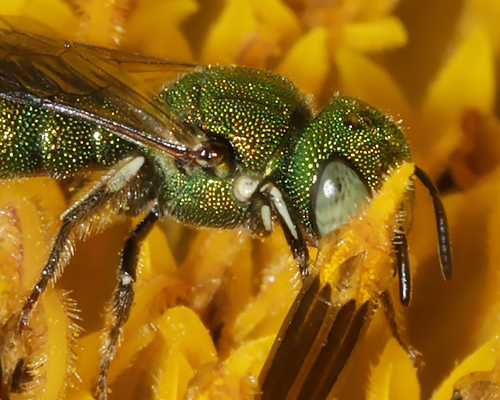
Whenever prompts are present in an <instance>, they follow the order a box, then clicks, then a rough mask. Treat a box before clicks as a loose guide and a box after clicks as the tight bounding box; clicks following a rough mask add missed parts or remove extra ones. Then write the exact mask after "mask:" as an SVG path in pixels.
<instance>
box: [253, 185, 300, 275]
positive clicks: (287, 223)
mask: <svg viewBox="0 0 500 400" xmlns="http://www.w3.org/2000/svg"><path fill="white" fill-rule="evenodd" d="M260 194H261V195H262V196H263V197H264V199H266V201H267V202H268V203H269V204H270V205H271V207H272V209H273V211H274V214H275V215H276V216H277V217H278V220H279V222H280V225H281V227H282V229H283V232H284V234H285V238H286V241H287V243H288V246H289V247H290V250H291V251H292V254H293V257H294V258H295V260H296V261H297V263H298V264H299V269H300V272H301V274H302V281H305V280H306V278H307V277H308V276H309V250H308V249H307V244H306V241H305V239H304V236H303V234H302V231H301V230H300V224H299V223H298V221H297V219H296V217H295V216H294V215H293V214H291V213H290V212H289V210H288V208H287V206H286V202H285V201H284V198H283V193H282V192H281V191H280V190H279V189H278V187H277V186H276V185H275V184H274V183H273V182H265V183H264V184H263V185H262V186H261V188H260Z"/></svg>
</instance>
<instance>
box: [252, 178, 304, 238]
mask: <svg viewBox="0 0 500 400" xmlns="http://www.w3.org/2000/svg"><path fill="white" fill-rule="evenodd" d="M269 188H271V189H270V190H269V196H270V197H271V201H272V202H273V204H274V206H275V207H276V210H277V211H278V213H279V214H280V215H281V218H283V221H285V224H286V226H287V227H288V230H289V231H290V233H291V234H292V236H293V237H294V238H295V239H298V238H299V234H298V233H297V229H296V228H295V225H294V223H293V221H292V217H290V213H289V212H288V208H287V207H286V204H285V202H284V201H283V195H282V194H281V192H280V191H279V189H278V188H277V187H276V186H274V185H273V184H270V183H268V184H267V185H264V186H263V187H262V188H261V189H260V190H261V192H265V191H266V190H268V189H269Z"/></svg>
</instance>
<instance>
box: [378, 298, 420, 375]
mask: <svg viewBox="0 0 500 400" xmlns="http://www.w3.org/2000/svg"><path fill="white" fill-rule="evenodd" d="M380 300H381V302H382V306H383V309H384V312H385V316H386V318H387V321H388V322H389V327H390V328H391V332H392V336H393V337H394V339H396V340H397V342H398V343H399V345H400V346H401V347H402V348H403V350H404V351H406V353H407V354H408V355H409V356H410V358H411V360H412V362H413V365H414V366H415V367H416V368H420V367H422V366H423V365H424V361H423V359H422V354H421V353H420V352H419V351H418V350H416V349H415V348H414V347H413V346H411V345H410V340H409V339H408V335H407V334H406V330H405V329H404V325H403V323H402V322H399V321H398V315H397V313H396V308H395V307H394V302H393V300H392V297H391V295H390V293H389V292H388V291H385V292H383V293H382V295H381V296H380Z"/></svg>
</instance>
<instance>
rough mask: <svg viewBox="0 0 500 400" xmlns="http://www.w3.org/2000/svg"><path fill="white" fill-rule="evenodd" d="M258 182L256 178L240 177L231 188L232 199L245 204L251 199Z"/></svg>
mask: <svg viewBox="0 0 500 400" xmlns="http://www.w3.org/2000/svg"><path fill="white" fill-rule="evenodd" d="M259 183H260V180H259V179H258V178H257V177H254V176H249V175H241V176H239V177H238V178H236V181H235V182H234V186H233V192H234V197H236V198H237V199H238V200H239V201H242V202H244V203H247V202H249V201H250V199H251V198H252V195H253V194H254V192H255V190H257V187H258V186H259Z"/></svg>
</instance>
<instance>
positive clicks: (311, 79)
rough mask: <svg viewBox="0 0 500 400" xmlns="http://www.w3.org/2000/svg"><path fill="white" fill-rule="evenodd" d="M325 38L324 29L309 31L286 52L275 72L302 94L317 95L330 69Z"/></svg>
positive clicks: (325, 32) (325, 31)
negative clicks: (296, 87)
mask: <svg viewBox="0 0 500 400" xmlns="http://www.w3.org/2000/svg"><path fill="white" fill-rule="evenodd" d="M327 37H328V33H327V30H326V29H325V28H321V27H319V28H314V29H311V30H310V31H309V32H307V33H306V34H305V35H304V36H302V37H301V38H300V39H299V40H298V41H297V42H296V43H295V44H294V46H293V47H292V48H291V49H290V50H289V51H288V53H287V54H286V56H285V58H284V59H283V60H282V61H281V63H280V65H279V66H278V67H277V69H276V71H277V72H278V73H279V74H281V75H284V76H286V77H287V78H289V79H291V80H292V81H293V82H295V84H296V85H297V86H298V87H299V89H300V90H301V91H303V92H304V93H319V92H320V91H321V89H322V87H323V85H324V82H325V78H326V74H327V72H328V70H329V68H330V63H329V60H328V53H327V50H326V43H327Z"/></svg>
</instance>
